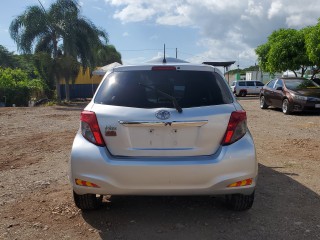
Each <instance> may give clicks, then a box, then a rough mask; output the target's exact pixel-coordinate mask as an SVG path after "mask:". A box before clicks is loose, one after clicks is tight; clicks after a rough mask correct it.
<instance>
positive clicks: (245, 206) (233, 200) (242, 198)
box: [226, 192, 254, 211]
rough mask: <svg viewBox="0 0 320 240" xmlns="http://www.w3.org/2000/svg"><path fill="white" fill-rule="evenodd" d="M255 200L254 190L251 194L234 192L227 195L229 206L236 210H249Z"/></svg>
mask: <svg viewBox="0 0 320 240" xmlns="http://www.w3.org/2000/svg"><path fill="white" fill-rule="evenodd" d="M253 202H254V192H253V193H252V194H251V195H243V194H232V195H226V203H227V206H228V207H229V208H230V209H232V210H235V211H245V210H249V209H250V208H251V207H252V205H253Z"/></svg>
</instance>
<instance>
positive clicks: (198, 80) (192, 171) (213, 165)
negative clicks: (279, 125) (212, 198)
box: [70, 63, 257, 210]
mask: <svg viewBox="0 0 320 240" xmlns="http://www.w3.org/2000/svg"><path fill="white" fill-rule="evenodd" d="M70 163H71V165H70V181H71V184H72V187H73V190H74V193H75V194H76V196H77V197H79V196H81V195H88V194H99V195H106V194H111V195H216V194H227V195H230V196H237V195H238V194H241V195H243V196H253V193H254V189H255V186H256V178H257V161H256V155H255V148H254V143H253V140H252V137H251V135H250V132H249V131H248V129H247V125H246V113H245V111H244V110H243V109H242V108H241V106H240V105H239V104H238V103H237V102H236V100H235V98H234V97H233V95H232V93H231V91H230V89H229V87H228V85H227V84H226V82H225V80H224V78H223V77H222V74H221V73H220V72H219V71H218V70H217V69H214V68H213V67H211V66H206V65H191V64H187V63H172V64H169V63H167V64H150V65H148V64H147V65H141V66H127V67H125V66H124V67H119V68H116V69H114V70H113V71H110V72H108V73H107V74H106V76H105V77H104V79H103V81H102V83H101V84H100V86H99V88H98V90H97V93H96V94H95V96H94V98H93V100H92V101H91V102H90V103H89V105H88V106H87V107H86V108H85V110H84V111H83V112H82V113H81V127H80V130H79V132H78V133H77V135H76V138H75V140H74V143H73V147H72V153H71V161H70ZM250 199H251V198H250ZM252 201H253V198H252ZM76 203H77V202H76ZM251 205H252V203H251ZM250 207H251V206H250ZM80 208H81V207H80ZM246 208H249V207H246ZM238 210H243V209H238Z"/></svg>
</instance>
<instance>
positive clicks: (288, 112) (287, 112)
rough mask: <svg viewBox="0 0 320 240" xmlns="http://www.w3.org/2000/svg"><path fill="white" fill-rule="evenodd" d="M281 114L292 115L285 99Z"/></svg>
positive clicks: (290, 107) (288, 103) (289, 105)
mask: <svg viewBox="0 0 320 240" xmlns="http://www.w3.org/2000/svg"><path fill="white" fill-rule="evenodd" d="M282 112H283V113H284V114H286V115H289V114H291V113H292V106H291V104H290V102H289V100H288V99H287V98H285V99H283V101H282Z"/></svg>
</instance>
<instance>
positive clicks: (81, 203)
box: [73, 192, 103, 210]
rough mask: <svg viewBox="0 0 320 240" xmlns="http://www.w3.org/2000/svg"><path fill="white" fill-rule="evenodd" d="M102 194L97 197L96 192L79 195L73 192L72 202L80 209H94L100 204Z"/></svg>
mask: <svg viewBox="0 0 320 240" xmlns="http://www.w3.org/2000/svg"><path fill="white" fill-rule="evenodd" d="M102 197H103V196H102V195H100V196H99V197H97V196H96V194H83V195H79V194H76V193H75V192H73V199H74V203H75V204H76V206H77V207H78V208H80V209H81V210H95V209H98V208H100V207H101V205H102Z"/></svg>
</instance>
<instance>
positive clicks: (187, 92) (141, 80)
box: [94, 70, 233, 108]
mask: <svg viewBox="0 0 320 240" xmlns="http://www.w3.org/2000/svg"><path fill="white" fill-rule="evenodd" d="M157 90H159V91H162V92H164V93H166V94H169V95H171V96H173V97H174V98H176V100H177V101H178V103H179V105H180V106H181V107H182V108H190V107H200V106H210V105H220V104H228V103H232V102H233V98H232V95H231V93H230V90H229V87H228V86H227V84H226V82H225V80H224V79H223V78H222V77H220V75H218V74H217V73H213V72H205V71H174V70H171V71H170V70H161V71H127V72H114V73H111V74H110V75H108V77H107V78H106V79H105V80H104V82H103V83H102V85H101V87H100V88H99V90H98V92H97V94H96V97H95V99H94V102H95V103H98V104H106V105H114V106H125V107H136V108H159V107H168V108H172V107H173V103H172V99H171V100H170V99H169V98H168V97H166V96H164V95H163V94H161V93H160V92H159V91H157Z"/></svg>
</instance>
